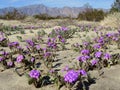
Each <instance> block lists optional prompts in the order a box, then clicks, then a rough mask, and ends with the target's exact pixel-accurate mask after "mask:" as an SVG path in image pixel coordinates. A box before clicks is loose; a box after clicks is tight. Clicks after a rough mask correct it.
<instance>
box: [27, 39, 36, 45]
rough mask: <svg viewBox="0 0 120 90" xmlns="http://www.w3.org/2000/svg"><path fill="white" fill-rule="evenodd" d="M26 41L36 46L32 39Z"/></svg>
mask: <svg viewBox="0 0 120 90" xmlns="http://www.w3.org/2000/svg"><path fill="white" fill-rule="evenodd" d="M26 42H27V43H28V44H29V45H30V46H34V45H35V43H34V42H33V41H32V40H26Z"/></svg>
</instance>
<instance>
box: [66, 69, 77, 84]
mask: <svg viewBox="0 0 120 90" xmlns="http://www.w3.org/2000/svg"><path fill="white" fill-rule="evenodd" d="M78 77H79V74H78V73H77V72H76V71H74V70H70V71H68V72H67V73H66V74H65V76H64V81H66V82H69V83H73V82H75V81H76V80H77V79H78Z"/></svg>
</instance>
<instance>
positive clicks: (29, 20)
mask: <svg viewBox="0 0 120 90" xmlns="http://www.w3.org/2000/svg"><path fill="white" fill-rule="evenodd" d="M37 21H38V19H35V18H34V17H32V16H27V17H26V18H25V19H24V20H23V21H22V22H24V23H26V22H29V23H36V22H37Z"/></svg>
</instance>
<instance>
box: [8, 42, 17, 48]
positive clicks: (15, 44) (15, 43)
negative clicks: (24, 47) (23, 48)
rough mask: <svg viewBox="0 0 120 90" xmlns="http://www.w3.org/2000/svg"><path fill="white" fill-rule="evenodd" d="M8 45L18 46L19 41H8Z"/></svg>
mask: <svg viewBox="0 0 120 90" xmlns="http://www.w3.org/2000/svg"><path fill="white" fill-rule="evenodd" d="M8 46H9V47H17V46H19V43H18V42H10V43H9V44H8Z"/></svg>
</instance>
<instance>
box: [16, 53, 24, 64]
mask: <svg viewBox="0 0 120 90" xmlns="http://www.w3.org/2000/svg"><path fill="white" fill-rule="evenodd" d="M23 59H24V56H23V55H19V56H17V59H16V61H17V62H18V63H19V62H22V60H23Z"/></svg>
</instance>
